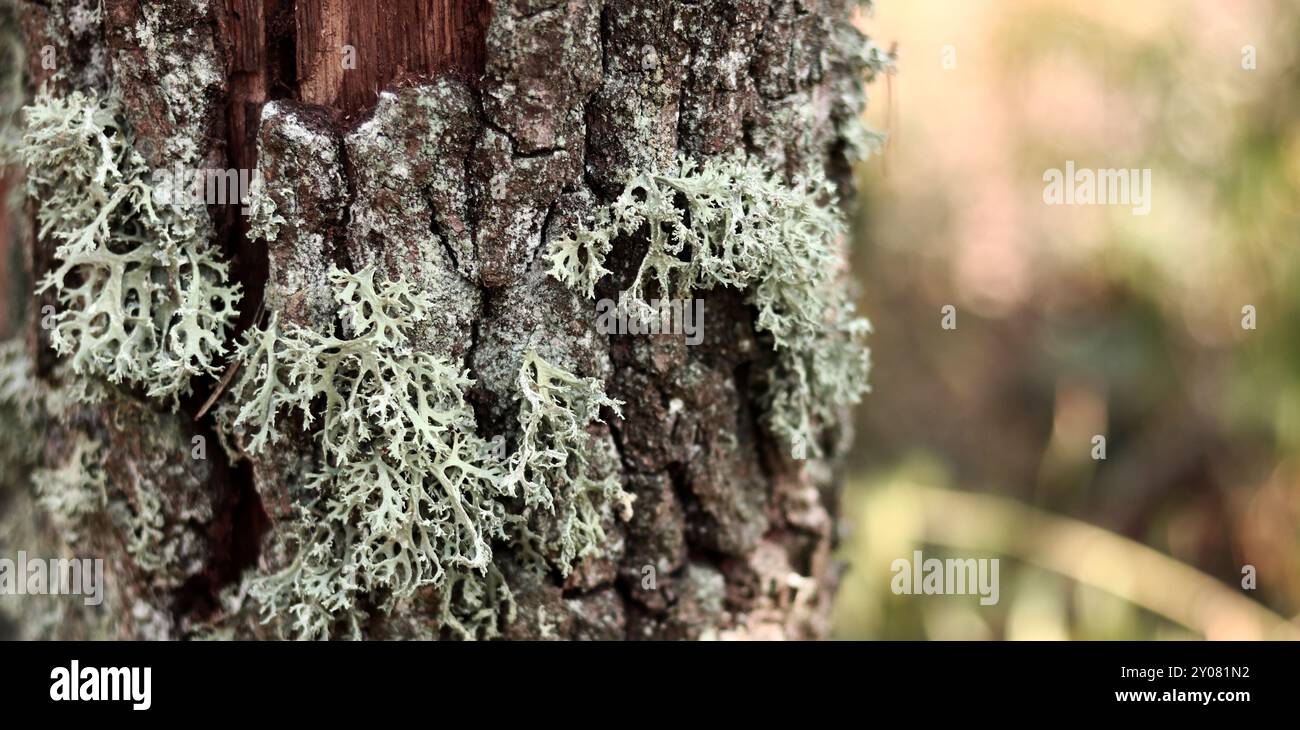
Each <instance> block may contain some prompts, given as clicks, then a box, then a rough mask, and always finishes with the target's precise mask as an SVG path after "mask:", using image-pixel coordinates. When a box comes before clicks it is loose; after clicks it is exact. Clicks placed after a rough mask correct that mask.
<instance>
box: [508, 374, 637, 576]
mask: <svg viewBox="0 0 1300 730" xmlns="http://www.w3.org/2000/svg"><path fill="white" fill-rule="evenodd" d="M519 392H520V396H521V399H522V402H521V404H520V410H519V427H520V434H519V446H518V448H517V450H516V451H515V452H514V453H513V454H511V456H510V459H509V471H508V473H507V474H506V477H505V480H504V485H505V487H506V489H507V490H508V491H509V493H510V494H511V496H514V495H516V494H518V495H520V496H521V497H522V499H523V501H524V505H525V507H526V508H527V510H528V511H529V512H531V511H532V510H535V509H541V510H544V511H545V512H546V514H547V515H548V516H550V517H551V518H552V519H553V520H554V527H553V530H552V531H551V532H553V533H554V537H553V538H552V539H551V540H543V541H542V542H543V544H544V545H549V546H550V548H551V550H550V551H551V552H554V553H556V555H555V557H554V558H553V562H555V564H556V565H557V566H558V567H559V568H560V571H561V572H562V573H563V574H564V575H568V573H569V570H570V568H571V566H572V565H573V563H574V561H575V560H580V559H582V558H586V557H589V556H592V555H598V554H600V552H601V548H602V547H603V546H604V543H605V537H606V536H605V530H604V527H603V526H602V522H603V521H604V519H605V514H604V510H605V509H607V508H608V507H610V506H614V507H617V508H618V509H619V511H620V516H621V517H623V519H627V518H628V517H629V516H630V512H631V500H632V497H631V495H629V494H627V493H626V492H624V491H623V487H622V484H621V483H620V481H619V478H618V475H617V474H606V475H604V476H603V477H601V476H599V475H597V474H593V472H594V471H595V469H594V466H593V464H592V462H591V459H590V457H589V453H590V451H591V435H590V434H588V433H587V426H588V424H590V423H592V422H595V421H599V420H601V419H600V409H601V408H602V407H605V408H609V409H611V410H612V411H613V412H614V413H615V414H619V410H618V409H619V405H620V404H619V403H618V402H617V401H614V400H611V399H610V398H608V397H606V395H605V392H604V385H603V384H602V383H601V381H600V380H599V379H597V378H580V377H577V376H575V375H573V374H572V373H569V372H566V371H564V370H562V369H560V368H558V367H555V366H554V365H551V364H549V363H547V362H546V361H545V360H543V359H542V358H541V357H539V356H538V355H537V353H536V351H534V350H532V349H530V350H528V351H527V352H526V353H525V355H524V361H523V367H522V368H520V371H519ZM620 415H621V414H620Z"/></svg>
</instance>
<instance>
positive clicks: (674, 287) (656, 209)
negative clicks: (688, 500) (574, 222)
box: [547, 153, 870, 455]
mask: <svg viewBox="0 0 1300 730" xmlns="http://www.w3.org/2000/svg"><path fill="white" fill-rule="evenodd" d="M833 199H834V189H833V186H832V185H831V184H830V183H829V182H828V181H827V180H826V179H825V176H824V175H823V174H822V173H821V172H820V171H814V172H812V173H810V174H807V175H804V176H799V177H796V178H795V180H794V181H793V184H786V183H785V181H784V180H782V179H781V177H780V176H778V175H776V174H774V173H773V172H771V171H770V170H768V169H766V168H765V167H763V165H761V164H760V163H759V162H757V161H755V160H753V159H750V158H747V157H745V156H744V155H743V154H739V153H737V154H734V155H732V156H729V157H725V158H719V159H710V160H707V161H705V162H704V163H703V164H702V165H697V164H696V163H695V162H694V161H693V160H690V159H687V158H679V159H678V162H677V165H676V167H675V169H672V170H668V171H666V172H647V173H644V174H641V175H638V176H637V177H635V178H633V179H632V180H631V181H630V182H628V183H627V184H626V186H625V187H624V188H623V191H622V193H621V194H620V195H619V197H618V198H617V199H616V200H614V202H613V203H611V204H610V205H608V206H605V207H602V208H599V209H597V211H596V213H595V220H594V221H593V223H592V224H591V225H589V226H582V227H579V228H578V230H576V231H572V232H570V233H567V234H565V235H563V236H559V237H557V238H555V239H553V240H552V241H551V243H550V248H549V251H548V253H547V258H548V260H549V261H550V263H551V269H550V273H551V275H552V276H554V277H555V278H557V279H559V280H560V281H563V282H565V283H566V284H568V285H569V286H570V287H572V288H575V289H579V290H582V291H585V292H586V293H587V294H588V296H591V295H592V293H593V291H594V287H595V283H596V282H597V281H598V280H599V279H600V278H601V277H602V276H604V275H606V274H607V273H609V272H608V271H607V270H606V268H605V266H604V263H605V259H606V257H607V256H608V255H609V252H610V250H611V249H612V245H613V243H612V242H613V240H614V239H615V238H617V237H618V236H631V235H642V236H645V237H646V239H647V240H648V242H649V248H648V250H647V251H646V254H645V257H644V258H643V259H642V261H641V265H640V267H639V268H638V269H637V272H636V276H635V277H634V279H633V280H632V282H631V283H630V284H629V285H628V297H629V299H630V300H631V301H632V303H633V304H634V306H635V307H639V308H640V311H642V312H646V313H648V312H649V311H650V309H649V307H650V305H649V303H648V302H647V297H648V295H647V288H648V287H650V286H653V287H654V288H655V295H656V296H658V297H660V298H671V299H687V298H690V297H691V295H692V293H693V292H695V291H696V290H700V289H704V290H707V289H712V288H714V287H716V286H728V287H734V288H736V289H741V290H745V291H746V292H748V301H749V303H750V304H752V305H753V306H754V307H756V309H757V310H758V319H757V326H758V328H759V329H760V330H763V331H766V332H768V333H770V334H771V336H772V339H773V342H774V345H775V348H776V351H777V354H778V358H777V365H776V368H775V372H773V373H772V377H771V384H770V387H769V390H768V394H767V406H768V407H767V413H768V423H769V424H770V426H771V428H772V429H773V431H774V432H776V433H777V434H778V435H780V436H782V437H784V438H785V439H786V440H787V441H788V442H789V443H790V444H791V445H793V446H799V445H802V446H803V447H804V448H805V449H806V451H807V453H809V454H812V455H816V454H819V453H820V450H819V448H818V445H817V439H816V436H817V433H818V429H819V427H822V426H825V425H827V424H830V423H833V422H835V421H836V420H837V419H838V412H839V410H840V409H841V408H842V407H843V406H845V405H846V404H851V403H855V402H857V401H858V400H859V399H860V397H861V395H862V393H864V392H865V391H866V390H867V377H866V376H867V371H868V369H869V360H868V351H867V349H866V347H865V345H864V344H863V340H864V338H865V335H866V334H867V333H868V332H869V331H870V325H869V323H868V322H867V321H866V320H865V319H861V318H857V317H855V316H854V313H853V305H852V302H851V301H850V300H849V297H848V295H847V292H846V290H845V288H844V287H843V286H841V284H840V282H839V278H840V277H841V276H842V274H843V271H844V269H845V262H844V260H843V258H842V255H841V253H840V251H841V248H842V245H843V243H842V238H843V236H844V232H845V226H844V221H843V219H842V217H841V215H840V214H839V212H838V210H837V209H836V208H835V207H834V206H833V203H832V202H831V201H833Z"/></svg>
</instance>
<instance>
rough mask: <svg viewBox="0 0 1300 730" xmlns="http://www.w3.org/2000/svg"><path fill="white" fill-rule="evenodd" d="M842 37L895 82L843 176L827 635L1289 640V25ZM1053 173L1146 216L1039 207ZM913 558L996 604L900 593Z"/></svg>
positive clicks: (1293, 532)
mask: <svg viewBox="0 0 1300 730" xmlns="http://www.w3.org/2000/svg"><path fill="white" fill-rule="evenodd" d="M858 22H859V25H860V27H861V28H862V29H863V30H864V31H865V32H867V33H868V34H869V35H871V36H872V37H873V38H874V39H875V40H876V42H877V43H878V44H879V45H881V46H882V47H885V48H888V47H890V45H891V44H895V43H896V44H897V53H898V64H897V65H898V72H897V73H896V74H895V75H893V76H891V77H889V78H885V79H881V80H880V81H878V82H877V83H876V84H874V85H873V86H872V87H871V92H872V98H871V103H870V105H869V106H870V108H869V110H868V112H867V117H866V121H867V123H868V124H869V126H871V127H872V128H873V129H876V130H881V131H885V132H887V133H888V135H889V141H888V143H887V144H886V146H885V148H884V149H883V150H882V152H881V153H880V154H879V155H877V156H875V157H873V158H872V159H870V160H868V161H866V162H863V163H860V164H859V166H858V168H857V170H856V173H857V177H858V184H859V187H860V193H861V204H860V206H859V208H860V210H859V211H858V216H859V217H860V220H859V221H858V225H857V230H858V240H857V241H856V244H855V249H854V253H853V257H854V267H855V268H856V270H857V275H858V278H859V281H860V282H861V283H862V293H861V296H860V309H861V311H863V312H865V313H866V314H867V316H869V317H870V318H871V320H872V323H873V325H874V326H875V333H874V335H873V336H872V338H871V347H872V357H873V361H874V369H873V372H872V383H873V393H872V394H871V395H869V396H868V397H867V398H866V400H865V403H864V405H863V406H862V407H861V408H860V410H859V412H858V416H857V442H856V445H855V447H854V451H853V454H852V457H851V459H852V463H851V469H850V479H849V486H848V488H847V491H846V495H845V501H844V504H843V508H842V512H841V521H842V526H841V527H842V533H841V534H842V542H841V546H840V550H841V557H842V558H843V559H844V561H845V562H846V563H847V570H846V572H845V574H844V576H843V579H842V588H841V593H840V595H839V598H838V602H837V605H836V611H835V626H836V635H837V636H838V637H839V638H851V639H859V638H879V639H919V638H930V639H1065V638H1069V639H1149V638H1196V637H1207V638H1212V639H1217V638H1263V637H1269V636H1273V637H1281V636H1294V635H1295V634H1294V633H1289V632H1295V631H1296V630H1297V629H1300V621H1297V619H1296V617H1297V615H1298V614H1300V338H1297V337H1296V335H1297V334H1300V58H1298V57H1297V56H1298V52H1300V3H1296V2H1294V1H1292V0H1280V1H1277V2H1271V1H1269V0H1250V1H1245V0H1240V1H1233V0H1227V1H1225V0H1179V1H1178V2H1174V1H1173V0H1168V1H1162V2H1133V1H1132V0H1097V1H1094V2H1087V3H1080V2H1073V1H1071V0H979V1H978V2H958V1H957V0H886V1H883V2H880V3H878V6H877V8H876V10H875V12H874V14H871V15H868V14H867V13H865V12H863V13H862V14H861V16H860V17H859V19H858ZM1246 46H1249V47H1251V48H1244V47H1246ZM1252 49H1253V50H1252ZM1252 56H1253V58H1252ZM1252 61H1253V65H1254V68H1246V67H1243V66H1250V65H1252V63H1251V62H1252ZM1066 160H1073V161H1074V163H1075V165H1076V166H1077V167H1088V168H1139V169H1140V168H1150V169H1151V170H1152V188H1153V190H1152V193H1151V196H1152V197H1151V199H1152V204H1151V212H1150V214H1149V215H1147V216H1137V215H1133V213H1132V212H1131V209H1130V207H1129V206H1100V205H1097V206H1066V205H1058V206H1048V205H1046V204H1044V202H1043V188H1044V182H1043V174H1044V171H1045V170H1047V169H1049V168H1062V169H1063V168H1064V166H1065V162H1066ZM945 305H952V306H953V307H955V310H956V322H957V327H956V329H953V330H945V329H943V328H941V326H940V324H941V318H942V313H941V309H942V308H943V307H944V306H945ZM1247 306H1250V307H1253V308H1254V312H1255V317H1256V321H1255V329H1245V328H1244V327H1243V307H1247ZM1095 436H1103V437H1104V438H1105V459H1104V460H1101V459H1094V458H1093V452H1094V443H1095V442H1094V441H1093V439H1094V437H1095ZM917 549H920V550H924V554H925V557H927V558H929V557H938V558H944V557H961V558H969V557H997V558H999V559H1000V579H1001V580H1000V583H1001V591H1000V600H999V602H998V603H997V604H996V605H994V606H987V607H982V606H980V605H979V601H978V597H977V596H914V595H912V596H909V595H895V594H894V593H893V592H892V591H891V590H890V580H891V578H892V577H893V574H892V573H891V571H890V564H891V562H892V561H893V560H895V559H897V558H908V559H911V557H912V551H913V550H917ZM1248 565H1249V566H1254V569H1255V576H1256V587H1255V588H1254V589H1253V590H1251V589H1246V588H1243V585H1242V584H1243V579H1244V578H1245V577H1246V576H1245V575H1243V569H1244V566H1248Z"/></svg>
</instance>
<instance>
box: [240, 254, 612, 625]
mask: <svg viewBox="0 0 1300 730" xmlns="http://www.w3.org/2000/svg"><path fill="white" fill-rule="evenodd" d="M329 278H330V282H331V284H332V285H333V286H334V288H335V299H336V302H337V303H338V305H339V318H340V324H341V329H342V332H343V334H342V336H341V337H336V336H334V335H332V334H322V333H320V332H317V331H314V330H312V329H309V328H304V327H300V326H297V325H293V324H282V323H281V322H279V320H278V318H277V317H275V316H274V315H273V316H272V318H271V321H270V322H269V324H268V326H267V328H266V329H265V330H262V331H255V332H252V333H250V334H248V335H246V338H245V340H244V343H243V345H242V347H241V348H240V351H239V353H238V355H239V357H240V358H241V359H242V360H243V363H244V364H243V375H242V377H241V379H240V381H239V382H238V383H237V384H236V386H235V387H234V389H233V392H234V393H235V394H236V395H237V396H238V398H239V400H240V402H241V403H242V406H241V407H240V409H239V412H238V414H237V415H236V416H235V417H234V418H233V420H232V422H231V423H230V424H229V425H228V427H229V428H231V429H244V430H245V431H246V433H247V435H248V441H247V448H248V451H249V452H250V453H254V454H255V453H258V452H261V451H263V450H264V449H266V448H267V447H268V446H269V445H270V444H271V443H273V442H275V441H276V440H277V438H279V431H278V429H277V427H276V418H277V415H278V414H280V413H281V412H283V411H291V410H296V411H298V412H299V413H300V414H301V416H302V420H303V422H304V424H305V425H310V424H311V423H312V421H313V419H314V415H313V414H315V413H319V414H320V418H321V421H320V426H319V429H318V430H317V438H318V440H319V443H320V445H321V451H322V453H323V457H324V459H323V463H322V464H321V465H320V467H319V468H318V469H317V470H316V471H315V472H313V473H312V474H311V475H310V476H309V477H308V479H307V483H306V487H305V489H304V490H303V491H304V494H303V495H301V496H300V498H299V504H298V509H299V516H298V519H297V520H296V522H295V523H294V524H290V525H286V526H285V528H284V538H285V540H286V541H288V542H291V543H293V544H292V545H290V546H289V550H290V552H291V554H293V555H294V557H293V559H292V561H291V562H290V564H289V565H288V566H287V567H286V568H284V569H283V570H279V571H276V572H274V573H273V574H271V575H267V576H262V577H259V578H256V579H254V581H253V582H252V585H251V586H250V591H249V593H250V595H251V596H252V597H253V598H254V600H255V601H257V602H258V603H259V604H260V606H261V610H262V614H263V616H264V617H265V618H266V619H267V620H268V621H271V620H281V621H286V620H287V623H288V624H289V629H290V632H291V633H292V634H294V635H296V636H299V637H304V638H324V637H328V636H331V635H333V634H334V633H336V631H335V629H336V626H337V625H338V624H339V623H340V622H342V623H343V624H344V625H345V626H346V627H347V628H348V629H349V630H350V632H351V633H352V634H353V635H356V636H359V635H360V634H361V629H362V624H363V622H364V620H365V614H364V610H363V605H362V603H363V602H362V600H361V599H362V598H363V597H365V598H366V599H367V601H366V603H367V604H373V605H374V606H376V607H377V608H378V609H379V610H380V611H385V612H389V611H393V610H395V609H397V608H398V607H399V605H401V604H402V603H403V602H405V601H409V600H411V599H414V598H416V595H417V592H418V591H420V590H421V589H423V588H426V587H429V588H432V589H434V590H435V591H437V592H438V595H439V601H440V610H439V612H438V620H439V622H440V623H441V625H442V626H443V627H444V628H446V629H447V631H448V632H449V633H451V634H453V635H458V636H462V637H465V638H470V637H491V636H494V635H495V634H496V632H497V631H498V629H499V625H500V621H501V620H507V621H508V620H510V619H511V617H512V616H513V611H514V605H513V598H512V596H511V594H510V590H509V587H508V586H507V585H506V583H505V579H504V576H503V574H502V572H501V570H500V568H499V566H498V565H497V564H496V563H494V561H493V550H492V544H493V542H494V541H497V540H504V541H513V542H520V543H525V544H526V546H527V547H528V549H529V550H532V551H537V546H538V541H539V540H540V541H541V542H543V543H544V542H545V540H544V539H543V538H537V537H536V536H537V535H549V534H550V532H549V531H547V530H546V529H544V528H536V529H534V526H533V525H534V524H535V523H534V521H533V520H532V519H531V518H532V517H533V515H532V512H533V511H536V512H538V513H545V514H546V515H547V516H549V517H551V518H552V519H555V520H557V521H558V524H559V525H560V526H561V528H560V533H561V534H560V537H559V538H558V539H559V543H558V544H557V545H556V546H555V547H554V549H547V548H546V546H545V545H542V550H543V551H544V552H545V554H554V555H556V556H558V557H557V558H556V560H559V561H566V560H567V561H571V560H573V559H574V558H575V557H577V556H580V555H585V554H590V552H591V551H592V550H593V549H595V541H596V540H597V539H598V538H599V536H600V535H601V533H600V532H599V531H598V529H597V530H593V529H592V526H591V523H590V515H591V511H590V509H589V508H594V507H592V503H591V502H590V500H591V499H592V498H593V496H592V495H591V494H589V493H588V491H589V490H587V489H586V488H585V487H584V488H583V491H582V493H581V494H571V492H570V490H571V489H572V487H570V486H568V485H567V483H566V482H564V481H560V480H562V479H567V477H568V476H569V475H576V474H581V473H585V469H586V466H587V461H586V457H585V456H583V452H584V449H586V448H588V445H587V443H585V442H583V441H582V440H581V439H579V438H578V429H579V426H578V424H579V423H581V425H582V427H585V425H586V420H589V419H592V418H594V417H595V412H596V409H598V408H599V405H601V404H609V403H610V402H609V401H608V400H607V399H605V398H604V395H603V393H602V392H601V391H600V388H599V383H598V382H596V383H588V382H585V381H580V380H578V379H576V378H574V377H573V376H571V375H569V374H567V373H564V372H563V371H559V370H556V369H553V368H550V367H549V366H548V365H546V364H545V363H544V362H542V361H540V360H534V361H531V363H532V365H531V366H532V368H533V370H532V371H531V372H533V373H535V374H536V375H534V376H533V377H534V378H536V380H532V381H530V382H534V383H537V385H536V387H535V388H534V390H533V391H532V392H531V393H530V394H526V400H527V403H528V404H529V405H526V406H525V407H524V412H523V413H521V423H524V427H525V432H524V435H523V437H522V438H523V441H524V443H525V444H526V447H525V449H522V450H521V452H522V453H521V454H516V455H515V456H514V457H511V458H510V459H509V460H508V461H507V460H506V459H503V458H502V457H501V456H500V455H499V454H496V453H495V452H494V449H493V448H492V447H491V445H490V444H489V443H488V442H487V441H485V440H484V439H483V438H482V437H480V436H479V435H478V434H477V433H476V431H475V429H476V422H475V417H474V412H473V410H472V409H471V408H470V406H469V405H468V403H467V402H466V400H465V392H466V390H467V388H468V387H469V386H470V385H471V384H472V381H471V380H470V379H469V378H468V377H467V376H466V373H464V372H463V371H461V370H459V369H457V368H456V367H455V366H454V365H452V364H451V363H449V362H448V361H446V360H445V359H442V358H440V357H436V356H434V355H431V354H429V353H426V352H423V351H421V350H418V349H415V348H414V347H413V344H412V339H411V338H412V334H413V331H414V329H415V328H416V327H418V325H419V324H420V323H422V322H424V321H426V320H427V319H428V317H430V316H431V309H432V300H431V299H430V297H429V295H428V294H427V293H425V292H423V291H419V290H416V289H414V288H413V287H412V286H411V285H410V284H408V283H406V282H390V283H387V284H380V285H377V284H376V283H375V281H374V271H373V269H369V268H367V269H366V270H364V271H362V272H360V273H357V274H351V273H348V272H344V271H340V270H338V269H332V270H331V271H330V274H329ZM527 367H528V366H526V369H527ZM526 374H527V373H526ZM566 408H577V409H579V410H577V411H565V410H564V409H566ZM525 414H526V415H525ZM525 421H526V422H525ZM552 428H562V429H566V430H565V431H564V432H562V433H554V432H552V431H551V430H550V429H552ZM582 435H583V436H585V433H584V434H582ZM578 484H588V483H587V482H581V481H580V482H578ZM599 491H600V493H601V495H608V496H610V497H611V498H617V497H618V496H619V495H620V494H621V490H619V489H618V485H617V483H609V482H607V481H604V482H600V483H599ZM557 497H559V498H563V499H559V498H557ZM570 497H572V498H573V500H574V503H573V504H569V503H568V502H567V500H568V499H569V498H570ZM564 569H565V570H566V571H567V569H568V566H567V564H566V565H565V567H564Z"/></svg>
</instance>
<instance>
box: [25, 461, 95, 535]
mask: <svg viewBox="0 0 1300 730" xmlns="http://www.w3.org/2000/svg"><path fill="white" fill-rule="evenodd" d="M103 463H104V461H103V449H102V447H101V446H100V444H99V442H98V441H96V440H94V439H91V438H88V437H86V436H83V435H78V436H77V437H76V439H75V440H74V441H73V443H72V453H71V454H69V455H68V458H67V460H66V461H64V462H63V463H62V464H60V465H59V466H56V467H49V468H42V469H37V470H35V471H33V472H32V485H33V486H34V487H35V488H36V497H37V504H38V505H39V506H40V507H41V509H43V510H45V511H46V513H48V514H49V515H51V516H52V517H53V518H54V521H55V524H56V525H57V526H58V528H59V530H60V532H61V533H62V534H63V535H64V538H65V539H66V540H68V541H70V542H75V541H76V540H77V538H78V532H79V531H80V529H81V526H82V525H83V524H84V523H85V521H86V519H87V518H89V517H91V516H93V515H96V514H98V513H100V512H102V511H103V510H104V509H106V508H107V507H108V477H107V475H106V474H105V473H104V468H103Z"/></svg>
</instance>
